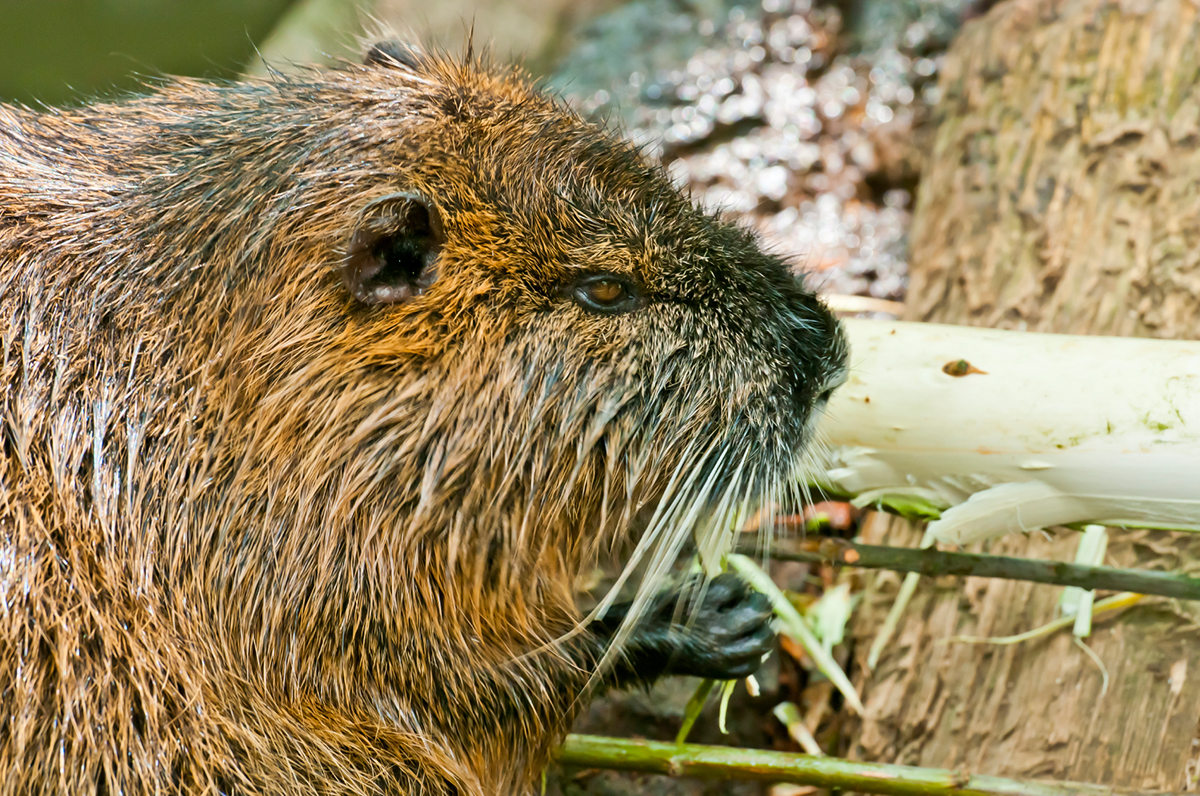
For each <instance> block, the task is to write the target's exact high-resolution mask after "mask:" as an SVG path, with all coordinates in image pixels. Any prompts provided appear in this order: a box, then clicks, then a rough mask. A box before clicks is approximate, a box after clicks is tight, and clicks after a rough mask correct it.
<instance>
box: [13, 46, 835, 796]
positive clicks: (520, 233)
mask: <svg viewBox="0 0 1200 796" xmlns="http://www.w3.org/2000/svg"><path fill="white" fill-rule="evenodd" d="M398 190H403V191H415V192H418V193H420V194H421V195H423V196H425V197H428V198H429V199H430V200H431V201H432V202H433V203H434V204H435V205H436V206H437V208H438V210H439V212H440V214H441V217H442V219H443V222H444V224H445V227H446V238H447V241H446V245H445V248H444V250H443V251H442V253H441V256H440V260H439V263H438V280H437V281H436V283H435V284H434V285H433V287H432V288H431V289H430V290H429V292H428V293H426V294H425V295H423V296H421V297H419V298H418V299H416V300H414V301H412V302H409V303H406V304H403V305H397V306H386V307H373V306H372V307H368V306H362V305H360V304H357V303H355V301H354V300H353V299H352V298H351V297H350V296H349V295H348V294H347V292H346V290H345V289H344V288H343V286H342V284H341V281H340V279H339V276H338V266H339V263H340V262H341V258H342V257H343V256H344V255H345V250H346V242H347V240H348V239H349V238H350V236H351V235H352V233H353V231H354V229H355V227H356V225H357V224H358V223H360V217H361V213H362V209H363V208H364V206H366V205H367V204H368V203H369V202H371V201H372V200H374V199H377V198H379V197H380V196H383V195H385V194H388V193H391V192H395V191H398ZM597 268H601V269H603V270H606V271H610V272H613V273H619V274H624V275H627V276H628V277H629V278H630V279H632V280H634V281H635V282H636V284H638V285H641V286H643V287H644V289H645V291H646V296H647V300H646V305H645V306H644V307H642V308H640V309H638V310H637V311H635V312H631V313H627V314H623V315H614V316H605V315H595V314H589V313H588V312H586V311H584V310H583V309H581V308H580V307H579V306H576V305H575V304H573V303H571V301H570V300H568V299H565V298H563V296H562V293H561V289H560V286H561V285H562V284H564V281H569V279H570V278H571V275H572V274H573V273H576V272H579V271H581V270H588V269H597ZM0 331H2V334H3V337H2V339H0V345H2V354H3V359H2V360H0V366H2V378H0V388H2V389H3V401H2V408H3V417H2V418H0V420H2V422H3V432H4V448H3V460H2V461H0V479H2V481H0V689H2V690H3V696H2V697H0V703H2V704H3V705H4V708H5V709H4V713H3V716H2V717H0V793H6V794H8V793H12V794H17V793H40V792H57V793H63V794H81V793H118V792H120V793H124V794H130V795H132V794H142V793H173V792H180V791H183V792H197V793H199V792H207V793H218V792H223V793H232V792H246V793H271V794H300V793H321V794H343V793H344V794H351V793H355V794H357V793H408V794H418V793H461V794H467V793H489V794H493V793H495V794H507V793H524V792H527V790H528V789H530V788H531V787H532V783H534V782H535V780H536V779H537V776H538V774H539V772H540V770H541V769H542V767H543V766H544V765H545V764H546V762H547V760H548V756H549V752H550V750H551V749H552V748H553V744H554V743H555V742H556V740H557V739H559V738H560V737H561V735H562V733H563V732H564V731H565V728H566V727H567V726H568V723H569V721H570V719H571V717H572V715H573V712H574V711H575V709H576V708H577V707H578V704H579V696H580V694H581V693H583V691H584V689H585V687H586V686H587V684H588V683H589V678H590V677H591V676H592V674H593V670H594V668H595V664H596V662H597V661H598V655H595V654H590V653H589V654H590V655H591V657H589V656H588V655H584V656H583V659H582V660H581V659H580V658H579V656H574V657H573V656H572V655H570V654H568V653H567V652H565V651H564V648H563V646H562V645H560V644H555V643H554V642H555V640H556V639H559V638H560V637H562V636H563V635H564V634H567V633H568V632H569V631H571V630H572V628H575V627H576V625H577V623H578V621H579V615H578V612H577V610H576V608H575V604H574V600H573V593H572V587H573V583H574V581H575V578H576V576H577V575H578V573H579V572H580V571H581V570H582V569H583V568H584V567H588V566H591V565H592V562H594V561H595V560H596V557H597V556H598V555H600V554H602V553H604V552H605V551H608V550H612V549H615V548H617V547H620V546H621V545H623V544H626V543H627V542H629V541H630V540H631V538H632V539H636V537H631V533H635V531H633V530H632V529H635V528H639V527H644V519H645V516H646V514H647V513H648V512H650V511H653V508H654V506H655V505H656V501H658V500H659V499H661V498H662V497H663V496H664V495H666V496H668V497H671V498H673V500H674V502H673V503H672V505H673V506H676V509H675V510H674V513H671V510H668V508H664V509H661V510H660V511H659V514H660V521H659V522H658V524H657V525H655V524H654V523H653V522H652V523H651V527H658V528H660V531H659V533H658V536H656V537H655V538H654V539H651V540H649V541H650V542H651V544H649V546H648V548H647V549H648V550H649V551H650V552H649V553H647V554H646V556H647V557H653V556H654V555H658V558H659V559H660V560H663V561H665V560H667V558H670V557H673V555H674V553H676V552H677V551H678V549H679V546H680V544H681V543H682V540H683V539H684V538H685V537H686V535H687V534H689V533H690V532H691V530H690V529H689V528H686V527H682V528H676V527H675V526H677V525H680V526H681V525H682V524H683V521H684V520H686V519H687V518H689V517H690V518H692V519H693V520H695V518H696V517H698V516H700V515H701V514H702V515H703V516H710V515H712V514H713V513H714V505H713V501H712V500H711V499H709V498H706V497H704V496H703V495H701V494H700V490H701V488H702V487H707V489H708V491H709V493H716V494H721V495H724V496H725V498H727V499H725V500H724V503H722V504H720V505H717V506H716V508H717V509H720V508H721V505H724V506H725V509H723V510H722V511H723V512H724V513H721V511H717V514H720V518H722V519H724V520H726V521H728V520H729V519H730V517H731V516H732V514H731V513H730V511H731V510H730V509H729V506H733V505H735V504H736V505H739V506H740V505H742V504H743V503H744V502H746V501H749V502H754V501H761V500H764V499H769V498H771V497H772V496H783V492H786V487H784V486H781V484H784V483H785V482H786V479H787V478H788V477H789V476H791V475H793V472H794V470H795V468H796V466H797V458H798V454H797V451H799V450H800V449H801V448H802V447H803V445H804V444H805V442H807V439H808V429H809V425H810V414H811V412H810V410H811V409H812V407H813V405H814V402H815V401H816V397H817V395H818V393H820V392H821V391H822V390H823V389H825V388H826V387H827V386H828V383H829V382H830V380H831V379H833V378H835V376H834V374H835V373H836V372H837V371H838V370H839V369H840V368H841V366H842V358H843V356H844V354H843V352H842V350H841V343H840V338H839V336H838V332H837V330H836V326H835V324H834V323H833V321H832V320H831V319H830V318H829V316H828V314H827V313H826V312H825V310H824V309H823V308H822V307H820V305H819V304H818V303H817V302H816V301H815V299H812V297H811V296H809V295H808V294H807V293H803V292H802V291H801V290H800V289H799V287H797V286H795V285H794V284H793V283H792V282H791V279H790V277H787V275H786V271H785V269H784V268H783V266H782V264H780V263H779V262H778V261H776V260H774V259H773V258H770V257H768V256H766V255H763V254H762V253H761V252H760V251H759V250H758V248H757V247H756V245H755V244H754V241H753V239H752V238H751V237H750V236H749V235H747V234H745V233H742V232H740V231H738V230H735V229H733V228H731V227H727V226H725V225H724V224H721V223H719V222H718V221H717V220H715V219H714V218H712V217H710V216H708V215H706V214H704V213H702V212H700V211H698V210H696V209H694V208H693V207H692V206H691V205H690V204H689V203H688V201H687V200H686V199H685V198H683V197H681V196H679V194H678V193H677V192H676V191H674V190H673V189H672V188H671V187H670V185H669V184H668V183H667V181H666V180H665V178H664V176H663V175H662V174H661V173H660V172H659V171H658V170H656V169H654V168H651V167H649V166H646V165H645V164H643V163H642V161H641V160H640V158H639V157H638V155H637V153H636V152H635V151H633V150H632V149H630V148H629V147H628V146H626V145H624V144H620V143H617V142H615V141H614V140H613V139H612V138H610V137H609V135H607V134H605V133H603V132H601V131H598V130H596V129H594V128H593V127H591V126H590V125H588V124H586V123H584V122H582V121H580V120H579V119H578V118H576V117H575V116H574V115H572V114H571V113H569V112H568V111H566V110H564V109H563V108H562V107H561V106H560V105H559V104H557V103H556V102H554V101H552V100H549V99H546V98H545V97H543V96H542V95H540V94H539V93H538V92H536V91H535V90H533V89H531V88H530V87H529V86H528V84H527V83H526V82H524V81H523V80H521V79H520V78H519V77H518V76H515V75H513V74H510V73H507V72H503V71H499V70H494V69H489V68H483V67H480V66H478V65H476V64H472V63H469V62H463V61H461V60H455V59H449V58H434V57H430V58H426V59H424V61H423V62H422V64H421V65H420V68H418V69H408V68H404V67H403V66H401V65H393V66H392V68H386V67H381V66H378V65H375V66H369V67H367V66H364V67H355V66H347V67H346V68H344V69H341V70H335V71H330V72H312V73H306V74H304V75H301V76H299V77H286V78H285V77H276V78H275V79H273V80H268V81H264V82H259V83H239V84H225V85H209V84H203V83H199V82H191V81H186V80H179V81H172V82H169V83H167V84H164V85H162V86H161V87H159V88H157V89H156V90H154V91H153V93H150V94H148V95H147V96H144V97H136V98H130V99H126V100H122V101H119V102H115V103H106V104H94V105H89V106H84V107H80V108H76V109H71V110H58V111H46V112H33V111H30V110H27V109H22V108H15V107H6V106H0ZM805 341H807V343H806V342H805ZM806 345H807V347H805V346H806ZM692 474H698V476H697V477H695V478H694V479H693V480H691V481H688V478H690V477H691V475H692ZM710 476H711V478H710ZM673 479H674V480H673ZM773 490H774V491H773ZM644 506H645V507H646V508H644ZM692 508H696V509H697V511H699V509H701V508H702V509H703V511H701V512H700V513H699V514H698V513H697V511H692V510H691V509H692ZM684 509H688V511H686V512H685V511H684ZM639 515H642V517H643V523H642V525H639V524H638V522H637V521H636V520H637V517H638V516H639ZM662 518H666V519H669V520H671V523H670V526H671V527H668V526H667V524H665V521H661V520H662ZM697 521H699V520H697ZM643 593H648V591H647V590H646V589H643Z"/></svg>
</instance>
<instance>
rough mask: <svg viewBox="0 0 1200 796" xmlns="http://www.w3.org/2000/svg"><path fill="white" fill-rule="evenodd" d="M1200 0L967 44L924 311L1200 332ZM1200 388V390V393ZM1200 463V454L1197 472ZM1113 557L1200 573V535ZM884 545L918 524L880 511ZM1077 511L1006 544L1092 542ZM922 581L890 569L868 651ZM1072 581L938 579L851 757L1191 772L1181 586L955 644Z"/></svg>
mask: <svg viewBox="0 0 1200 796" xmlns="http://www.w3.org/2000/svg"><path fill="white" fill-rule="evenodd" d="M1198 16H1200V8H1198V7H1197V5H1196V4H1195V3H1194V2H1189V0H1124V1H1122V2H1117V1H1116V0H1112V1H1106V0H1008V1H1007V2H1003V3H1001V4H999V5H997V6H996V7H995V8H993V9H992V10H991V11H990V12H989V13H988V14H987V15H986V16H984V17H983V18H981V19H978V20H975V21H973V22H971V23H970V24H969V25H968V26H967V27H966V28H965V29H964V30H963V32H962V34H961V35H960V36H959V38H958V39H957V41H956V42H955V43H954V45H953V46H952V48H951V50H950V52H949V53H948V55H947V61H946V65H945V68H944V71H943V73H942V79H941V84H940V86H941V91H942V98H941V101H940V102H939V106H938V111H937V115H938V119H937V125H938V129H937V134H936V137H935V143H934V149H933V152H932V155H931V157H930V158H929V160H928V161H927V163H928V167H927V170H926V171H925V173H924V174H923V175H922V180H921V184H920V187H919V196H918V201H917V208H916V213H915V218H914V229H913V233H912V252H911V263H912V265H911V277H910V280H911V281H910V287H909V296H908V318H909V319H910V320H922V321H935V322H941V323H962V324H971V325H978V326H989V327H997V328H1008V329H1029V330H1037V331H1046V332H1065V333H1075V334H1116V335H1140V336H1156V337H1175V338H1195V337H1197V335H1198V334H1200V22H1198V20H1197V17H1198ZM1197 400H1200V396H1198V397H1197ZM1197 478H1200V474H1197ZM1111 533H1112V542H1111V544H1110V546H1109V551H1108V555H1107V558H1106V563H1108V564H1110V565H1116V566H1128V567H1141V568H1162V569H1171V570H1183V571H1190V572H1195V571H1196V570H1198V569H1200V537H1198V536H1196V535H1191V534H1176V533H1167V532H1161V531H1121V530H1113V531H1112V532H1111ZM864 535H865V536H866V540H867V541H869V542H874V543H887V544H907V545H915V544H916V541H917V539H918V538H919V534H918V532H917V531H915V530H914V529H912V528H911V527H910V526H908V525H907V524H906V523H903V522H901V521H899V520H894V519H890V518H887V517H884V516H882V515H876V516H875V517H873V518H872V520H871V521H870V522H869V523H868V527H867V528H866V529H865V530H864ZM1076 546H1077V539H1076V535H1075V534H1074V533H1070V532H1061V533H1057V534H1054V535H1053V536H1050V535H1043V534H1040V533H1034V534H1031V535H1029V536H1013V537H1007V538H1005V539H1002V540H998V541H996V542H995V543H993V544H992V546H991V552H995V553H999V554H1004V555H1022V556H1030V557H1040V558H1052V559H1058V560H1071V559H1072V558H1073V556H1074V553H1075V548H1076ZM899 582H900V579H899V577H898V576H895V575H892V574H880V575H878V576H875V579H874V581H873V584H872V586H871V587H870V588H869V590H868V593H867V598H866V600H865V601H864V604H863V606H862V608H861V609H860V611H859V612H858V616H857V618H856V620H855V621H856V625H855V629H854V631H855V637H856V641H857V643H856V649H857V650H858V651H857V653H856V657H857V661H858V663H859V665H860V672H865V660H866V651H867V648H868V647H869V645H870V641H871V640H872V639H873V638H874V636H875V633H876V632H877V630H878V627H879V625H880V622H881V621H882V618H883V616H884V614H885V613H886V612H887V609H888V608H889V607H890V605H891V602H892V598H893V597H894V596H895V593H896V590H897V587H898V584H899ZM1060 593H1061V589H1059V588H1055V587H1050V586H1044V585H1036V584H1028V583H1019V582H1013V581H999V580H983V579H976V578H971V579H967V580H966V581H963V580H961V579H954V578H950V579H940V580H938V581H933V580H930V579H925V580H924V582H923V585H922V587H921V589H919V591H918V593H917V595H916V597H915V598H914V600H913V602H912V603H911V604H910V606H909V609H908V612H907V614H906V617H905V619H904V620H903V621H902V622H901V625H900V627H899V629H898V631H897V633H896V635H895V637H894V638H893V641H892V643H891V646H890V648H889V650H888V652H887V653H886V654H885V655H884V657H883V658H882V660H881V661H880V664H879V666H878V668H877V669H876V670H875V672H873V673H870V674H863V673H860V685H861V687H862V689H863V695H864V699H865V701H866V703H867V708H868V715H867V716H866V717H865V718H864V720H863V722H862V725H861V728H860V730H859V732H858V734H857V736H856V738H855V739H854V741H853V744H852V748H851V754H852V756H855V757H859V758H862V759H869V760H885V761H889V762H900V763H908V764H914V765H924V766H937V767H944V768H957V769H964V770H969V771H971V772H972V773H979V774H995V775H1009V776H1030V777H1045V778H1053V779H1073V780H1085V781H1092V782H1101V783H1111V784H1116V785H1124V786H1130V787H1146V788H1156V789H1171V790H1184V789H1189V790H1190V789H1191V788H1192V787H1193V786H1194V784H1195V782H1196V781H1197V775H1198V771H1197V769H1198V768H1200V739H1198V734H1200V733H1198V730H1197V721H1198V720H1200V624H1198V621H1197V619H1198V617H1200V607H1198V606H1196V605H1195V604H1192V603H1183V602H1178V601H1172V600H1165V599H1151V600H1147V601H1145V602H1143V603H1142V604H1140V605H1139V606H1136V607H1134V608H1132V609H1130V610H1127V611H1125V612H1124V613H1122V614H1120V615H1118V616H1117V617H1115V618H1108V619H1103V618H1102V619H1100V620H1099V621H1098V622H1097V623H1096V627H1095V629H1094V630H1093V634H1092V636H1091V638H1090V639H1088V641H1087V643H1088V646H1089V647H1090V648H1091V649H1092V650H1093V651H1094V652H1095V653H1096V655H1097V656H1098V658H1099V659H1100V660H1101V661H1102V662H1103V665H1104V667H1105V668H1106V669H1107V675H1108V679H1109V683H1108V689H1107V693H1106V694H1104V695H1103V697H1102V696H1101V690H1102V683H1103V679H1104V678H1103V676H1102V674H1101V670H1100V668H1099V667H1098V666H1097V665H1096V663H1094V662H1093V661H1092V660H1091V659H1090V658H1089V657H1088V656H1087V655H1086V653H1085V652H1084V651H1083V650H1081V649H1080V648H1079V647H1078V646H1077V645H1076V644H1075V643H1074V641H1073V639H1072V636H1071V635H1070V633H1069V631H1064V632H1062V633H1059V634H1057V635H1055V636H1053V637H1050V638H1048V639H1044V640H1039V641H1030V642H1025V643H1023V644H1021V645H1018V646H1004V647H999V646H990V645H989V646H976V645H965V644H947V643H943V642H941V641H940V640H941V639H944V638H946V637H949V636H954V635H976V636H1002V635H1009V634H1014V633H1019V632H1022V631H1025V630H1028V629H1031V628H1034V627H1036V626H1039V625H1041V624H1044V623H1045V622H1047V621H1049V620H1051V619H1052V618H1054V616H1055V610H1056V604H1057V600H1058V597H1059V595H1060Z"/></svg>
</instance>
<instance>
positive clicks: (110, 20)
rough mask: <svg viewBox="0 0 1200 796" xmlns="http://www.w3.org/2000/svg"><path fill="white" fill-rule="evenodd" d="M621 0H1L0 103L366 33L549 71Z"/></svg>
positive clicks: (232, 62)
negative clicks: (579, 33)
mask: <svg viewBox="0 0 1200 796" xmlns="http://www.w3.org/2000/svg"><path fill="white" fill-rule="evenodd" d="M618 4H619V0H436V1H435V2H429V1H428V0H0V101H17V102H22V103H25V104H38V103H45V104H48V105H56V104H62V103H72V102H79V101H82V100H85V99H88V98H94V97H97V96H104V95H109V96H111V95H113V94H114V93H119V92H121V91H127V90H130V89H133V88H136V87H137V85H138V83H139V82H145V81H146V80H147V79H153V78H155V77H158V76H162V75H191V76H197V77H209V78H230V77H234V76H236V75H237V74H239V73H242V72H247V71H248V72H257V73H260V74H261V73H262V71H263V67H262V59H261V58H260V57H259V54H260V53H261V54H262V56H263V57H265V58H266V59H267V60H268V61H269V62H270V63H271V64H272V66H276V67H281V68H284V69H286V68H288V65H289V64H293V63H319V62H321V61H322V60H325V59H326V58H328V57H357V51H358V50H359V49H361V45H360V42H359V37H360V36H361V35H362V34H363V30H364V29H366V30H372V29H378V28H379V27H380V25H381V24H382V25H383V26H386V27H387V28H388V29H390V30H393V31H395V32H397V33H398V34H399V35H400V36H401V37H402V38H408V39H418V40H420V41H423V42H426V43H428V42H436V43H438V44H441V45H443V46H446V47H449V48H452V49H454V48H457V47H461V46H462V42H463V41H464V39H465V37H466V33H467V31H468V30H469V29H471V28H472V27H473V28H474V31H475V40H476V41H477V42H489V41H494V42H496V43H497V46H496V54H497V56H499V57H500V58H501V59H520V60H521V61H523V62H524V63H525V64H526V66H527V67H528V68H529V69H531V70H532V71H534V72H537V73H543V74H544V73H545V72H546V71H548V70H550V69H552V68H553V66H554V64H555V63H557V61H558V60H559V59H560V58H561V56H562V55H563V54H564V53H565V52H567V51H568V49H569V47H570V46H571V45H572V43H573V41H572V39H573V31H575V30H577V29H578V28H579V26H580V23H581V22H584V21H586V20H587V19H590V18H592V17H594V16H595V15H597V14H598V13H601V12H603V11H605V10H608V9H611V8H613V7H615V6H616V5H618Z"/></svg>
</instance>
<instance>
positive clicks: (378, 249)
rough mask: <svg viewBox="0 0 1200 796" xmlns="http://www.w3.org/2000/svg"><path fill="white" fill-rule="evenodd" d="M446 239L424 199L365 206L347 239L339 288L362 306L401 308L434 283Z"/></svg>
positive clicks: (390, 198)
mask: <svg viewBox="0 0 1200 796" xmlns="http://www.w3.org/2000/svg"><path fill="white" fill-rule="evenodd" d="M445 242H446V235H445V232H444V230H443V228H442V219H441V216H439V215H438V211H437V208H435V207H434V206H433V205H432V204H431V203H430V202H429V201H428V200H427V199H425V198H424V197H423V196H420V195H419V194H415V193H394V194H389V195H387V196H384V197H382V198H380V199H376V200H375V201H373V202H371V203H370V204H369V205H367V206H366V207H365V208H364V209H363V212H362V216H361V217H360V219H359V222H358V226H357V227H356V228H355V230H354V232H353V234H352V235H351V236H350V244H349V246H348V247H347V249H346V258H345V260H343V262H342V283H343V284H345V286H346V289H347V290H349V291H350V295H352V296H354V298H355V299H357V300H358V301H360V302H362V303H363V304H403V303H404V302H407V301H411V300H412V299H414V298H416V297H417V296H419V295H421V294H422V293H424V292H425V291H426V290H428V289H429V286H430V285H432V284H433V283H434V281H435V280H436V279H437V276H438V274H437V270H438V255H439V254H440V253H441V250H442V245H443V244H444V243H445Z"/></svg>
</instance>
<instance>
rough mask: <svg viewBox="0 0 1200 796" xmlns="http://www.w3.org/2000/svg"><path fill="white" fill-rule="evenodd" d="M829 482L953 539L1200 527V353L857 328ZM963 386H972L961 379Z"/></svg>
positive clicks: (1166, 344)
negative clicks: (919, 509)
mask: <svg viewBox="0 0 1200 796" xmlns="http://www.w3.org/2000/svg"><path fill="white" fill-rule="evenodd" d="M845 325H846V329H847V332H848V334H849V338H850V346H851V371H850V378H849V381H848V382H847V383H846V385H845V386H843V387H842V388H841V389H840V390H838V391H837V392H836V393H834V397H833V399H832V401H831V402H830V405H829V407H828V410H827V411H826V414H825V417H824V419H823V420H822V424H821V430H822V432H823V434H824V437H825V439H826V440H827V441H828V443H829V446H830V452H829V456H828V457H827V461H826V462H825V465H826V472H825V474H824V481H825V482H826V483H827V484H828V485H829V486H831V487H832V488H833V489H835V490H837V491H839V492H841V493H843V494H848V495H853V496H856V501H857V502H859V503H861V504H869V503H873V502H876V501H880V500H883V501H885V502H887V501H890V502H895V503H900V504H904V505H909V506H912V505H917V506H925V507H927V508H928V509H929V510H930V513H931V514H934V515H936V514H937V512H938V511H939V510H940V511H941V516H940V519H938V520H936V521H935V522H933V523H932V524H931V525H930V531H931V532H932V533H933V534H934V535H935V536H936V537H937V538H938V539H939V540H942V541H946V542H954V543H959V544H965V543H969V542H973V541H977V540H980V539H985V538H990V537H993V536H999V535H1002V534H1005V533H1010V532H1014V531H1022V530H1033V529H1036V528H1044V527H1047V526H1050V525H1064V524H1071V523H1081V522H1096V523H1099V524H1103V525H1110V526H1131V527H1167V528H1178V529H1186V530H1200V343H1196V342H1184V341H1170V340H1142V339H1131V338H1112V337H1079V336H1073V335H1050V334H1035V333H1032V332H1003V331H995V330H987V329H975V328H970V327H963V326H943V325H937V324H921V323H900V322H881V321H862V320H847V321H845ZM956 374H957V375H956Z"/></svg>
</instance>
